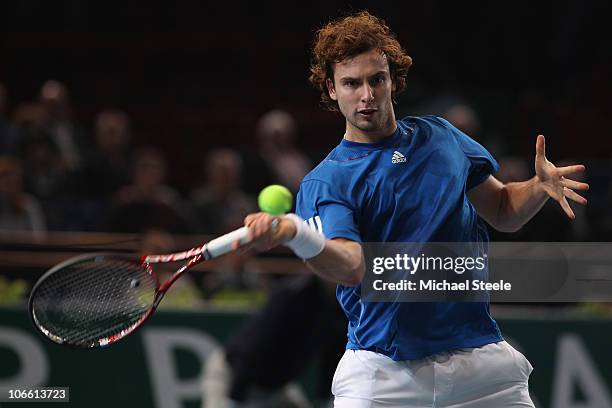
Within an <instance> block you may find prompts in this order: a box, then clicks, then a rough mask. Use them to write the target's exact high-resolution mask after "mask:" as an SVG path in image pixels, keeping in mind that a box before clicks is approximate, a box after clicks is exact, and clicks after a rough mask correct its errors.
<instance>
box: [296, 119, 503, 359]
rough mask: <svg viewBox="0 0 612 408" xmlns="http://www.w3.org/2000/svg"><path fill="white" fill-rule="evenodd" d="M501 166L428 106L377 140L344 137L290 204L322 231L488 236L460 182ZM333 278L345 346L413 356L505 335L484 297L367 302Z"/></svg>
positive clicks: (430, 238)
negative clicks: (342, 315) (426, 110)
mask: <svg viewBox="0 0 612 408" xmlns="http://www.w3.org/2000/svg"><path fill="white" fill-rule="evenodd" d="M498 170H499V165H498V164H497V162H496V161H495V159H494V158H493V157H492V156H491V155H490V154H489V152H488V151H487V150H486V149H485V148H484V147H482V146H481V145H480V144H478V143H477V142H475V141H474V140H472V139H471V138H470V137H468V136H467V135H466V134H464V133H463V132H461V131H460V130H458V129H457V128H455V127H454V126H452V125H451V124H450V123H449V122H447V121H446V120H444V119H442V118H438V117H435V116H423V117H407V118H404V119H402V120H400V121H398V122H397V130H396V132H395V133H394V134H393V135H391V136H389V137H386V138H385V139H383V140H381V141H379V142H376V143H358V142H351V141H348V140H345V139H343V140H342V141H341V142H340V144H339V145H338V146H337V147H336V148H335V149H334V150H332V151H331V153H330V154H329V155H328V156H327V157H326V158H325V159H324V160H323V161H322V162H321V163H320V164H319V165H318V166H317V167H316V168H315V169H314V170H312V171H311V172H310V173H309V174H308V175H307V176H306V177H304V180H303V181H302V184H301V186H300V191H299V193H298V197H297V204H296V207H297V211H296V212H297V213H298V215H300V216H301V217H302V218H304V219H305V220H307V221H308V222H309V224H310V225H311V226H312V227H314V228H317V229H319V231H321V232H323V233H324V235H325V237H326V238H327V239H333V238H346V239H349V240H353V241H356V242H487V241H488V234H487V228H486V225H485V224H484V222H483V221H482V220H481V219H480V217H479V216H478V215H477V214H476V211H475V209H474V207H473V206H472V204H471V203H470V202H469V201H468V198H467V195H466V193H467V191H468V190H469V189H471V188H472V187H475V186H477V185H478V184H480V183H482V182H483V181H485V180H486V179H487V178H488V177H489V175H490V174H493V173H495V172H497V171H498ZM360 286H361V285H358V286H356V287H347V286H343V285H338V287H337V290H336V296H337V298H338V301H339V302H340V305H341V306H342V308H343V310H344V312H345V314H346V316H347V317H348V321H349V323H348V344H347V348H348V349H362V350H371V351H376V352H379V353H382V354H385V355H387V356H389V357H390V358H392V359H393V360H396V361H400V360H414V359H419V358H423V357H426V356H429V355H432V354H435V353H439V352H442V351H447V350H452V349H457V348H467V347H480V346H482V345H485V344H489V343H493V342H498V341H501V340H502V336H501V333H500V331H499V328H498V326H497V323H496V322H495V321H494V320H493V319H492V318H491V315H490V314H489V304H488V303H486V302H471V303H470V302H446V303H441V302H440V303H411V302H387V303H385V302H369V301H365V300H363V299H362V298H361V287H360Z"/></svg>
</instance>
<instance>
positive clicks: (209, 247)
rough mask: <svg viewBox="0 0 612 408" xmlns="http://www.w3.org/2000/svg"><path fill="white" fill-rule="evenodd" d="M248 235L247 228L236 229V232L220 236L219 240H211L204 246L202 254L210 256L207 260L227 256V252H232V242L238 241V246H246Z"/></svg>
mask: <svg viewBox="0 0 612 408" xmlns="http://www.w3.org/2000/svg"><path fill="white" fill-rule="evenodd" d="M248 234H249V229H248V228H247V227H242V228H238V229H237V230H234V231H232V232H230V233H227V234H225V235H222V236H220V237H219V238H215V239H213V240H212V241H210V242H209V243H208V244H206V245H204V249H203V250H202V252H203V253H204V254H205V256H206V254H207V253H208V255H209V256H210V258H209V259H212V258H216V257H218V256H221V255H224V254H227V253H228V252H231V251H232V243H233V242H234V241H240V245H244V244H246V243H247V238H248Z"/></svg>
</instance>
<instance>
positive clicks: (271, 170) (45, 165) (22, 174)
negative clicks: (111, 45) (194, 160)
mask: <svg viewBox="0 0 612 408" xmlns="http://www.w3.org/2000/svg"><path fill="white" fill-rule="evenodd" d="M9 107H10V105H9V98H8V95H7V92H6V88H5V86H4V85H2V84H1V83H0V230H1V231H11V230H22V231H23V230H25V231H32V232H33V233H35V234H41V233H43V232H44V231H46V230H50V231H107V232H135V233H139V232H145V231H148V230H151V229H158V230H162V231H165V232H168V233H200V234H215V235H216V234H221V233H225V232H227V231H229V230H231V229H233V228H236V227H238V226H240V225H241V224H242V221H243V218H244V216H245V215H246V214H248V213H249V212H252V211H256V210H257V206H256V200H255V197H256V194H257V192H258V191H259V190H260V189H261V188H263V187H265V186H266V185H268V184H271V183H279V184H283V185H285V186H287V187H288V188H289V189H290V190H292V191H293V192H294V193H296V192H297V190H298V188H299V183H300V181H301V179H302V177H303V176H304V175H305V174H306V173H307V172H308V171H309V170H310V169H311V168H312V165H313V163H314V162H316V161H318V160H320V159H321V158H322V157H323V155H324V154H325V152H323V151H321V152H320V153H321V155H320V156H319V157H309V156H308V155H307V154H305V153H304V152H303V151H301V150H300V149H298V148H297V147H296V140H297V137H298V134H299V130H298V127H299V126H298V124H297V123H296V120H295V118H294V117H293V116H292V115H291V114H290V113H288V112H285V111H282V110H273V111H270V112H268V113H266V114H264V115H263V116H262V117H261V118H260V119H259V120H258V122H257V125H256V129H254V132H253V133H254V134H255V135H256V148H255V149H250V150H249V154H246V155H245V154H244V149H240V146H233V145H232V141H231V140H228V141H227V144H226V145H227V147H222V148H214V149H211V150H210V151H208V152H204V154H203V155H202V157H203V159H202V161H201V163H202V168H201V169H194V172H193V174H194V175H195V176H194V180H195V181H194V185H195V187H194V188H193V189H192V191H188V192H183V193H182V194H181V193H179V192H178V191H177V189H175V187H174V186H173V185H170V184H169V183H168V172H169V171H171V170H172V160H173V159H175V158H172V157H167V155H166V154H165V152H164V151H163V150H161V149H160V148H158V147H156V146H153V145H147V144H140V145H135V144H134V141H133V138H132V134H131V123H130V116H129V115H128V113H126V112H123V111H120V110H116V109H106V110H102V111H100V112H98V113H97V115H96V116H95V120H94V121H93V123H92V125H91V127H88V126H84V125H83V124H82V123H81V122H80V121H79V118H77V117H75V115H74V113H73V112H74V109H73V106H72V102H71V98H70V90H69V89H68V88H67V86H66V85H65V84H63V83H61V82H59V81H55V80H49V81H46V82H45V83H44V84H43V85H42V87H41V89H40V91H39V95H38V98H37V99H36V100H33V101H30V102H27V103H21V104H19V105H18V106H14V107H10V108H11V109H9ZM416 110H418V109H416ZM421 110H424V111H426V112H424V113H436V114H439V115H442V116H444V117H446V118H447V119H448V120H449V121H451V122H452V123H453V124H455V126H457V127H458V128H459V129H461V130H463V131H465V132H466V133H467V134H469V135H471V136H472V137H474V138H476V139H477V140H478V141H480V142H481V143H483V144H484V145H485V146H486V147H487V148H488V149H489V150H491V151H492V152H493V154H494V156H496V158H497V159H498V161H499V163H500V165H501V170H500V172H499V173H498V174H497V175H496V177H497V178H499V179H500V180H501V181H503V182H512V181H521V180H526V179H528V178H529V177H532V175H533V167H532V166H533V165H532V162H531V160H532V158H530V157H515V156H506V155H504V148H503V144H504V141H500V140H499V139H495V138H494V137H487V135H486V133H485V132H483V131H482V129H481V126H480V121H479V116H478V113H477V112H476V111H475V109H474V108H473V107H471V106H470V105H469V104H467V103H465V102H464V101H463V100H461V99H460V98H459V99H457V98H454V99H453V98H448V97H447V98H441V99H438V100H435V101H433V102H432V103H431V104H429V105H428V106H424V107H421ZM179 142H180V141H179ZM500 146H501V147H500ZM553 160H554V158H553ZM557 164H559V165H563V164H568V163H563V162H557ZM585 164H586V165H587V168H588V171H587V173H586V174H584V175H583V176H582V178H583V179H586V180H587V181H588V182H589V183H590V184H591V186H592V187H594V188H592V191H591V192H589V194H587V196H588V198H589V205H588V206H587V207H585V208H583V207H579V206H575V208H574V210H575V211H576V212H577V217H576V220H575V221H572V222H570V221H569V220H567V219H566V217H564V216H563V213H562V211H561V209H560V208H557V207H558V206H556V205H555V203H552V202H550V203H548V204H547V205H546V206H545V207H544V209H543V210H542V211H541V212H540V213H539V214H538V215H537V216H536V217H535V219H534V220H532V221H531V222H530V223H529V224H528V225H527V226H526V227H525V228H523V230H521V231H520V232H519V233H516V234H501V233H496V232H494V231H492V236H493V239H494V240H520V241H606V240H608V239H609V238H608V237H610V236H612V235H611V234H610V233H611V232H612V215H611V214H610V212H609V211H608V210H607V208H609V207H610V204H612V181H611V179H610V177H609V174H610V170H611V169H610V167H611V166H610V164H611V163H603V164H602V162H601V160H599V161H595V162H593V163H589V162H588V160H587V162H586V163H585ZM591 164H593V165H591Z"/></svg>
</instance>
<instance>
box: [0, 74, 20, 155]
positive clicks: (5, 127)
mask: <svg viewBox="0 0 612 408" xmlns="http://www.w3.org/2000/svg"><path fill="white" fill-rule="evenodd" d="M7 111H8V95H7V92H6V88H5V86H4V84H2V83H0V155H4V154H10V155H14V154H16V153H17V147H18V146H17V144H18V139H19V133H18V132H17V128H16V127H15V126H13V124H12V123H11V122H10V121H9V120H8V117H7Z"/></svg>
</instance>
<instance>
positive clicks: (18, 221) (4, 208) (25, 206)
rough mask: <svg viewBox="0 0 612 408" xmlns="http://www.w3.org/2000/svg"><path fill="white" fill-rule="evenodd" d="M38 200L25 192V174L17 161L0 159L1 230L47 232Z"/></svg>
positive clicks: (5, 158)
mask: <svg viewBox="0 0 612 408" xmlns="http://www.w3.org/2000/svg"><path fill="white" fill-rule="evenodd" d="M45 229H46V225H45V218H44V215H43V212H42V209H41V206H40V203H39V202H38V200H37V199H36V198H35V197H33V196H31V195H30V194H27V193H25V192H24V191H23V172H22V168H21V164H20V163H19V161H18V160H17V159H14V158H9V157H0V230H8V231H32V232H34V233H41V232H42V231H45Z"/></svg>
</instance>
